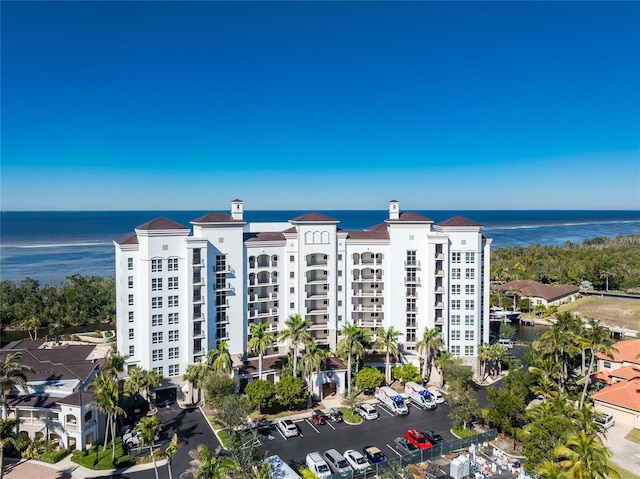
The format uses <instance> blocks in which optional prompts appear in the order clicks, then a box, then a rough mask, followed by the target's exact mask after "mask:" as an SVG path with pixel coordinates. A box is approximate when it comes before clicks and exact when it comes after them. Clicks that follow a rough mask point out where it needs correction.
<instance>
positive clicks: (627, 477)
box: [611, 463, 640, 479]
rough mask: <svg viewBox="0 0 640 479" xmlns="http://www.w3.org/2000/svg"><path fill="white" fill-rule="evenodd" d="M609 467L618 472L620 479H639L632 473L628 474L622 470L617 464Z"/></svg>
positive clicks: (639, 477)
mask: <svg viewBox="0 0 640 479" xmlns="http://www.w3.org/2000/svg"><path fill="white" fill-rule="evenodd" d="M611 465H612V466H613V468H614V469H615V470H616V471H618V474H620V479H640V476H637V475H635V474H633V473H632V472H629V471H627V470H625V469H622V468H621V467H620V466H618V465H617V464H613V463H611Z"/></svg>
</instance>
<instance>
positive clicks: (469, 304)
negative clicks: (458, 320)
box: [464, 299, 476, 311]
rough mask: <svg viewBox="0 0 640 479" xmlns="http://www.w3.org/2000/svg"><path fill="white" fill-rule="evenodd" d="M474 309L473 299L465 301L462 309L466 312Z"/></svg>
mask: <svg viewBox="0 0 640 479" xmlns="http://www.w3.org/2000/svg"><path fill="white" fill-rule="evenodd" d="M475 308H476V302H475V301H474V300H473V299H465V301H464V309H465V310H466V311H473V310H474V309H475Z"/></svg>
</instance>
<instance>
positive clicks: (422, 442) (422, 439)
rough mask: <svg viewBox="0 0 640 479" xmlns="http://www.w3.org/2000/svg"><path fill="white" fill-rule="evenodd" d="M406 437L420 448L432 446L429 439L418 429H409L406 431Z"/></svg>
mask: <svg viewBox="0 0 640 479" xmlns="http://www.w3.org/2000/svg"><path fill="white" fill-rule="evenodd" d="M404 437H405V439H407V440H408V441H409V442H410V443H412V444H413V445H414V446H416V447H417V448H418V449H428V448H430V447H431V446H432V444H431V443H430V442H429V439H427V437H426V436H425V435H424V434H422V433H421V432H420V431H418V430H417V429H409V430H408V431H407V432H405V433H404Z"/></svg>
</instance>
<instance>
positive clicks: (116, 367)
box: [100, 352, 124, 377]
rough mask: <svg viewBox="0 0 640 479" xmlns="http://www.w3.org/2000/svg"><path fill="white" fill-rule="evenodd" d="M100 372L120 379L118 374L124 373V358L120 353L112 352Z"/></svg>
mask: <svg viewBox="0 0 640 479" xmlns="http://www.w3.org/2000/svg"><path fill="white" fill-rule="evenodd" d="M100 370H101V371H102V372H103V373H104V374H106V375H108V376H113V377H118V373H120V372H122V371H124V358H123V357H122V356H121V355H120V353H114V352H112V353H111V354H109V356H108V357H107V361H106V362H105V363H104V364H103V365H102V367H101V368H100Z"/></svg>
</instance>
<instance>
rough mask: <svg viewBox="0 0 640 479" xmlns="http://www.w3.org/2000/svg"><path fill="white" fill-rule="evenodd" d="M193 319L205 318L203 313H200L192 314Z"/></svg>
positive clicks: (202, 319)
mask: <svg viewBox="0 0 640 479" xmlns="http://www.w3.org/2000/svg"><path fill="white" fill-rule="evenodd" d="M193 320H194V321H204V320H205V317H204V313H200V314H198V315H194V316H193Z"/></svg>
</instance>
